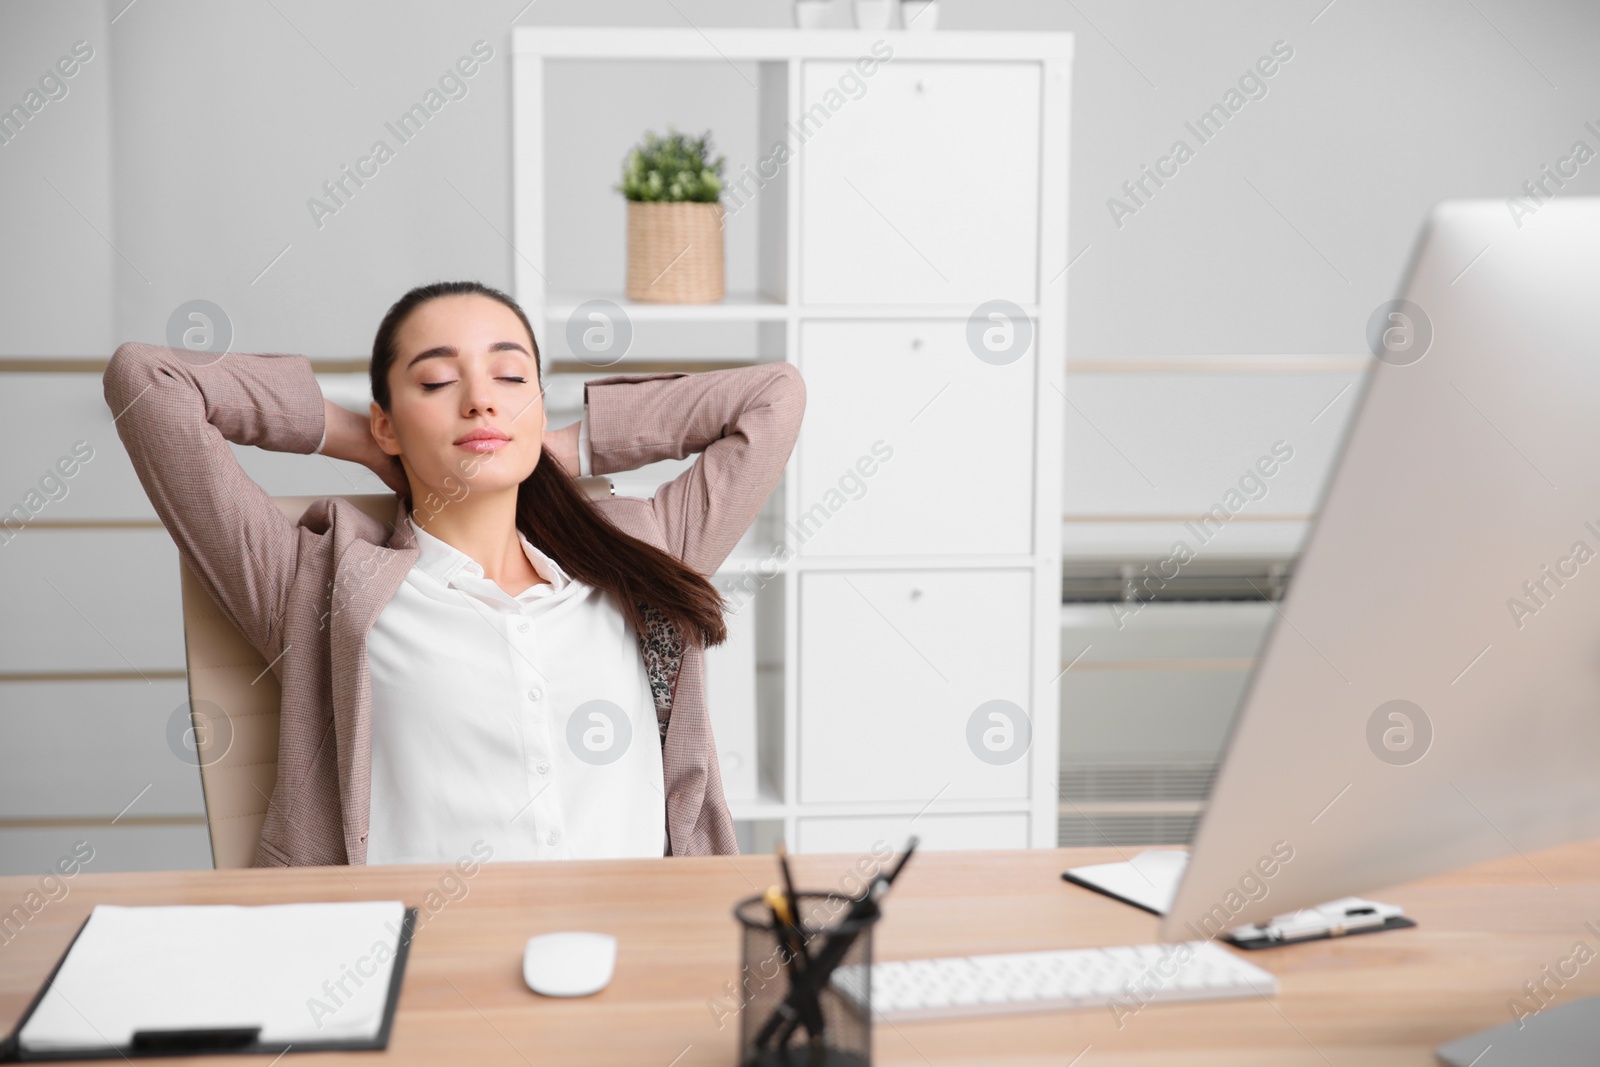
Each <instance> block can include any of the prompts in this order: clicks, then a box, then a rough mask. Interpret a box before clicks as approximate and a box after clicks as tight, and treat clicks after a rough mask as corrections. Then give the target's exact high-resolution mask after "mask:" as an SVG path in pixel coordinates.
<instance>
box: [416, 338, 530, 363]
mask: <svg viewBox="0 0 1600 1067" xmlns="http://www.w3.org/2000/svg"><path fill="white" fill-rule="evenodd" d="M489 351H491V352H521V353H522V354H523V355H525V356H527V357H528V358H529V359H532V358H533V356H531V355H529V354H528V350H527V349H526V348H523V347H522V346H521V345H520V344H518V343H517V342H515V341H496V342H495V343H494V344H492V345H490V346H489ZM460 355H461V353H460V351H458V350H457V349H456V346H455V345H435V346H434V347H433V348H430V349H428V350H427V351H425V352H418V353H417V354H416V355H414V356H412V357H411V362H410V363H407V364H406V370H410V369H411V368H412V367H415V366H416V365H417V364H418V363H421V362H422V361H423V360H425V359H437V358H439V357H443V356H449V357H451V358H452V359H453V358H456V357H458V356H460Z"/></svg>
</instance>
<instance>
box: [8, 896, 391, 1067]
mask: <svg viewBox="0 0 1600 1067" xmlns="http://www.w3.org/2000/svg"><path fill="white" fill-rule="evenodd" d="M92 914H93V913H92V912H91V914H90V915H86V916H84V919H83V922H81V923H79V924H78V929H77V931H76V932H74V933H73V935H72V940H71V941H70V942H68V944H67V947H66V948H65V949H64V950H63V951H62V953H61V956H60V957H59V958H58V959H57V960H56V963H55V966H54V967H52V968H50V974H49V975H48V976H47V977H46V978H45V980H44V982H43V983H41V984H40V986H39V990H38V992H36V993H35V994H34V995H33V999H32V1000H31V1001H29V1002H28V1007H27V1010H25V1011H24V1012H23V1013H22V1016H21V1017H20V1018H19V1019H18V1020H17V1023H16V1025H15V1026H14V1027H12V1030H11V1033H10V1034H8V1035H7V1036H6V1037H5V1039H4V1040H3V1041H0V1063H37V1062H47V1061H61V1060H90V1059H96V1060H98V1059H131V1058H133V1057H136V1056H147V1057H148V1056H183V1055H200V1054H206V1055H216V1054H219V1053H222V1054H228V1053H244V1054H270V1055H282V1054H283V1053H285V1052H288V1051H290V1050H291V1049H293V1050H294V1051H297V1052H347V1051H382V1050H384V1049H387V1048H388V1047H389V1033H390V1031H391V1030H392V1029H393V1026H394V1012H395V1007H396V1006H397V1005H398V1004H399V1002H400V985H401V982H402V980H403V979H404V977H405V969H406V959H407V957H408V956H409V955H410V953H411V941H412V938H414V937H415V936H416V928H417V909H416V908H406V909H405V911H404V913H403V917H402V919H401V924H400V936H399V938H398V939H397V942H396V944H395V953H394V964H393V967H392V968H391V970H390V973H389V988H388V990H387V992H386V994H385V997H384V1005H383V1019H382V1022H381V1023H380V1024H379V1026H378V1030H377V1033H376V1034H374V1035H373V1036H372V1037H371V1038H360V1037H357V1038H334V1039H328V1040H321V1041H295V1042H279V1041H272V1042H262V1041H260V1040H258V1038H257V1036H256V1035H257V1034H258V1033H259V1031H260V1027H252V1028H219V1029H214V1030H209V1029H208V1030H158V1031H150V1030H136V1031H135V1032H134V1035H133V1044H132V1046H131V1047H128V1046H111V1047H92V1048H82V1049H49V1050H42V1049H41V1050H29V1049H24V1048H22V1046H21V1040H20V1035H21V1034H22V1030H23V1027H25V1026H26V1025H27V1023H28V1020H29V1019H31V1018H32V1017H33V1013H34V1011H35V1010H36V1009H37V1008H38V1007H39V1005H40V1003H42V1002H43V1000H44V998H45V994H46V993H48V992H49V990H50V987H51V984H52V983H53V982H55V980H56V975H58V974H59V973H60V972H61V968H62V966H63V965H64V964H65V963H66V962H67V957H68V956H70V955H71V954H72V948H73V946H74V945H76V944H77V943H78V938H79V937H81V936H82V935H83V931H84V929H85V928H86V927H87V926H88V925H89V919H90V918H91V917H92Z"/></svg>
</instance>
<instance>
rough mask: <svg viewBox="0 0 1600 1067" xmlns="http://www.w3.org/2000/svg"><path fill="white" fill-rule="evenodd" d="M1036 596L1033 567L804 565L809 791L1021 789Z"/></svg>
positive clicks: (839, 795)
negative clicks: (862, 568)
mask: <svg viewBox="0 0 1600 1067" xmlns="http://www.w3.org/2000/svg"><path fill="white" fill-rule="evenodd" d="M1032 601H1033V589H1032V578H1031V573H1030V572H1028V571H1014V570H941V571H924V570H912V571H838V572H823V571H811V572H807V573H805V574H802V575H801V576H800V678H799V682H800V700H799V715H800V717H799V763H800V772H799V773H800V783H799V784H800V801H801V802H802V803H807V804H809V803H818V802H821V803H828V802H837V801H882V800H901V801H916V802H925V803H931V802H933V801H934V800H935V799H941V800H958V799H975V798H985V799H988V798H992V799H1018V800H1020V799H1024V798H1025V797H1026V796H1027V789H1028V763H1029V758H1028V752H1029V749H1030V747H1031V740H1032V724H1031V720H1030V718H1029V716H1031V715H1032V714H1033V712H1032V711H1031V710H1030V709H1029V707H1028V691H1029V685H1028V672H1029V655H1028V650H1029V641H1028V634H1029V619H1030V613H1031V611H1032ZM1052 666H1053V665H1052ZM1052 710H1053V709H1052Z"/></svg>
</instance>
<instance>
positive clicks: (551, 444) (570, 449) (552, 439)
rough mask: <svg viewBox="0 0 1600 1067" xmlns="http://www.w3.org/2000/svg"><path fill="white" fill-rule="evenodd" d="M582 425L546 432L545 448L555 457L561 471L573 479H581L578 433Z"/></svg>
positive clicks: (574, 424)
mask: <svg viewBox="0 0 1600 1067" xmlns="http://www.w3.org/2000/svg"><path fill="white" fill-rule="evenodd" d="M581 427H582V423H578V422H575V423H573V424H572V425H571V426H563V427H561V428H560V429H559V430H546V431H545V432H544V447H545V448H546V450H548V451H549V453H550V454H551V455H552V456H554V457H555V459H556V462H557V463H558V464H559V465H560V467H561V469H562V470H564V471H566V472H567V475H568V476H569V477H572V478H577V477H579V463H578V431H579V429H580V428H581Z"/></svg>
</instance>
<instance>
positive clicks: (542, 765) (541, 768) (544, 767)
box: [534, 760, 550, 774]
mask: <svg viewBox="0 0 1600 1067" xmlns="http://www.w3.org/2000/svg"><path fill="white" fill-rule="evenodd" d="M534 767H535V769H536V770H538V772H539V773H540V774H545V773H547V772H548V771H549V770H550V764H549V763H548V762H547V761H545V760H540V761H539V762H538V763H536V764H534Z"/></svg>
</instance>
